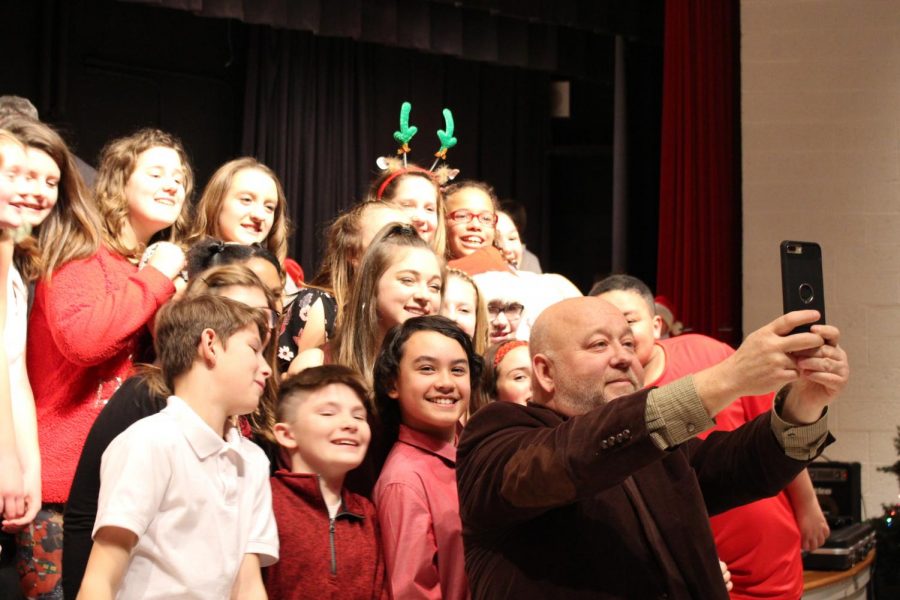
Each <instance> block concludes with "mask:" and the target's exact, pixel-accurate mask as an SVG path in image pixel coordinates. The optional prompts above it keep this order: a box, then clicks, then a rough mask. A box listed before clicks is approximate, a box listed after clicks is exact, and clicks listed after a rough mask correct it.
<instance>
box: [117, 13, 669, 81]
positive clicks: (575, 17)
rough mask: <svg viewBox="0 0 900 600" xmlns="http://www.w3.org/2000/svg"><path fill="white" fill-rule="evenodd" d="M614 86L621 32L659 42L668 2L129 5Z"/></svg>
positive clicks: (633, 37)
mask: <svg viewBox="0 0 900 600" xmlns="http://www.w3.org/2000/svg"><path fill="white" fill-rule="evenodd" d="M122 1H126V2H135V3H140V4H150V5H154V6H160V7H165V8H172V9H177V10H183V11H190V12H192V13H194V14H196V15H199V16H202V17H217V18H228V19H236V20H238V21H243V22H245V23H250V24H254V25H268V26H270V27H273V28H278V29H287V30H298V31H304V32H308V33H313V34H316V35H320V36H333V37H342V38H351V39H354V40H356V41H360V42H369V43H375V44H381V45H385V46H392V47H400V48H408V49H413V50H420V51H425V52H430V53H434V54H443V55H449V56H455V57H458V58H464V59H466V60H477V61H485V62H490V63H495V64H501V65H507V66H516V67H525V68H529V69H540V70H546V71H552V72H554V73H555V74H556V75H557V76H566V77H584V78H587V79H591V80H596V81H602V80H605V81H609V80H610V78H611V77H612V72H611V71H610V70H609V68H608V67H609V65H608V63H607V62H606V61H595V60H594V56H595V55H596V54H597V53H598V52H601V51H603V50H604V49H605V48H606V47H607V46H608V43H609V39H610V38H611V36H612V35H613V34H615V33H619V34H622V35H625V36H626V37H629V38H632V39H640V38H648V37H649V38H652V39H656V38H658V37H659V32H658V29H659V23H658V19H656V18H655V16H656V15H658V14H661V11H662V2H663V0H641V1H638V0H553V1H552V2H547V1H546V0H122Z"/></svg>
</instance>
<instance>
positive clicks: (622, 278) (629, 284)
mask: <svg viewBox="0 0 900 600" xmlns="http://www.w3.org/2000/svg"><path fill="white" fill-rule="evenodd" d="M613 291H622V292H634V293H636V294H639V295H640V296H641V298H643V299H644V302H645V303H646V304H647V308H648V309H650V315H655V314H656V301H655V300H654V298H653V292H651V291H650V287H649V286H648V285H647V284H646V283H644V282H643V281H641V280H640V279H638V278H637V277H632V276H631V275H610V276H609V277H606V278H604V279H601V280H600V281H598V282H597V283H595V284H594V287H592V288H591V291H590V293H589V294H588V296H599V295H600V294H605V293H606V292H613Z"/></svg>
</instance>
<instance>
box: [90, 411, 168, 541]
mask: <svg viewBox="0 0 900 600" xmlns="http://www.w3.org/2000/svg"><path fill="white" fill-rule="evenodd" d="M141 425H143V423H142V424H141ZM142 429H143V428H142V427H140V426H132V427H130V428H129V429H127V430H125V431H124V432H122V433H121V434H119V435H118V437H116V439H114V440H113V441H112V443H111V444H110V445H109V446H108V447H107V448H106V451H105V452H104V453H103V458H102V460H101V463H100V496H99V498H98V501H97V519H96V521H95V522H94V531H93V533H92V534H91V535H92V536H95V535H97V532H98V531H99V530H100V529H101V528H102V527H121V528H123V529H127V530H129V531H131V532H133V533H134V534H135V535H137V536H138V538H140V537H141V536H142V535H143V534H144V532H145V531H147V527H148V526H149V525H150V521H151V520H153V518H154V517H155V516H156V515H157V514H158V513H159V508H160V505H161V504H162V500H163V496H164V494H165V491H166V488H167V486H168V483H169V479H170V477H171V474H172V466H171V462H170V459H171V457H170V456H169V452H167V450H168V449H169V448H168V446H167V445H166V444H165V443H164V441H161V440H160V439H159V438H158V437H154V436H149V435H141V430H142Z"/></svg>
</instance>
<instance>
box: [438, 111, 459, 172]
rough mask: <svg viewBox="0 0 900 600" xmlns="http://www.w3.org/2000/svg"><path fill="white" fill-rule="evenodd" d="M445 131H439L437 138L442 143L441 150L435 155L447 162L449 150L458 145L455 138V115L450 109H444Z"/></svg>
mask: <svg viewBox="0 0 900 600" xmlns="http://www.w3.org/2000/svg"><path fill="white" fill-rule="evenodd" d="M443 112H444V129H438V131H437V136H438V139H439V140H440V141H441V147H440V149H439V150H438V151H437V152H435V153H434V155H435V156H436V157H438V158H440V159H442V160H447V150H449V149H450V148H452V147H453V146H455V145H456V142H457V140H456V138H455V137H453V113H452V112H450V109H449V108H445V109H444V111H443Z"/></svg>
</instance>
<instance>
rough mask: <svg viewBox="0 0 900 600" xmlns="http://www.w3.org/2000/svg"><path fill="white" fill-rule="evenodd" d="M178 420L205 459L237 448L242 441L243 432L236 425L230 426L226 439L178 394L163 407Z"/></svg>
mask: <svg viewBox="0 0 900 600" xmlns="http://www.w3.org/2000/svg"><path fill="white" fill-rule="evenodd" d="M163 412H166V413H168V414H170V415H172V417H174V418H175V420H176V421H178V425H179V426H180V427H181V432H182V433H183V434H184V437H185V439H187V441H188V444H190V446H191V448H192V449H193V450H194V453H195V454H196V455H197V458H199V459H200V460H203V459H205V458H207V457H209V456H212V455H213V454H216V453H219V452H221V451H223V450H225V449H227V448H229V447H230V448H232V449H234V450H237V449H238V447H239V446H240V443H241V434H240V432H239V431H238V430H237V428H235V427H229V428H228V432H227V433H226V436H227V437H228V440H227V441H226V440H224V439H222V438H221V437H219V435H218V434H217V433H216V432H215V431H213V429H212V427H210V426H209V424H208V423H207V422H206V421H204V420H203V419H201V418H200V415H198V414H197V413H196V412H195V411H194V409H192V408H191V407H190V406H189V405H188V403H187V402H185V401H184V400H182V399H181V398H179V397H178V396H169V399H168V403H167V405H166V408H165V409H163Z"/></svg>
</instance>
